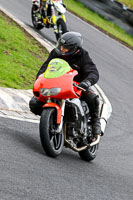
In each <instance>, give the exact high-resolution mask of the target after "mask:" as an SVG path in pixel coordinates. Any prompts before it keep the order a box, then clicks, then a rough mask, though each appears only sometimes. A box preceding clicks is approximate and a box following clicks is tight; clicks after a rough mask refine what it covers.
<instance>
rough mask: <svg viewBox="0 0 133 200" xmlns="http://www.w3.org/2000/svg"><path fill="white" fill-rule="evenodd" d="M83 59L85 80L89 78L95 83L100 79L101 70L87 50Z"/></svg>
mask: <svg viewBox="0 0 133 200" xmlns="http://www.w3.org/2000/svg"><path fill="white" fill-rule="evenodd" d="M82 59H83V60H82V72H83V74H84V80H88V81H90V83H91V85H94V84H95V83H97V82H98V80H99V72H98V70H97V67H96V65H95V64H94V62H93V61H92V59H91V58H90V56H89V54H88V52H87V51H84V52H83V57H82Z"/></svg>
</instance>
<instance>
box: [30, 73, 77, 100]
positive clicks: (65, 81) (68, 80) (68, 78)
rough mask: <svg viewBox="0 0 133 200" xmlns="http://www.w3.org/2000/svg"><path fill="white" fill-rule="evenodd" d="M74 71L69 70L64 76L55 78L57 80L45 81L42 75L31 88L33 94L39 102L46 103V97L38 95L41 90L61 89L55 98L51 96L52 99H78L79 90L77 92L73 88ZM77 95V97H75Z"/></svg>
mask: <svg viewBox="0 0 133 200" xmlns="http://www.w3.org/2000/svg"><path fill="white" fill-rule="evenodd" d="M77 73H78V72H77V71H76V70H71V71H69V72H67V73H66V74H64V75H62V76H60V77H57V78H49V79H45V78H44V77H43V75H41V76H40V77H39V78H38V79H37V80H36V82H35V83H34V86H33V93H34V95H35V96H36V97H37V98H38V99H39V100H40V101H43V102H44V101H46V100H47V99H48V97H46V96H45V97H44V96H43V95H42V94H41V93H40V91H39V90H40V89H41V88H48V89H51V88H61V91H60V93H59V94H57V95H56V96H51V97H50V98H52V99H67V98H79V96H78V95H81V90H77V88H76V87H74V86H73V78H74V76H76V75H77ZM77 94H78V95H77Z"/></svg>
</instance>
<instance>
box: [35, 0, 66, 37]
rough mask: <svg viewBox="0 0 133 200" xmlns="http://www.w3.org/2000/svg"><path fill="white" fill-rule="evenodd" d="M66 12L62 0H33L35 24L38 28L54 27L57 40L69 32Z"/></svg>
mask: <svg viewBox="0 0 133 200" xmlns="http://www.w3.org/2000/svg"><path fill="white" fill-rule="evenodd" d="M65 12H66V7H65V5H64V4H63V3H62V0H32V8H31V17H32V23H33V26H34V27H35V28H36V29H38V30H40V29H42V28H44V27H45V28H53V29H54V33H55V36H56V39H57V40H58V39H59V38H60V37H61V35H62V34H63V33H66V32H67V26H66V17H65Z"/></svg>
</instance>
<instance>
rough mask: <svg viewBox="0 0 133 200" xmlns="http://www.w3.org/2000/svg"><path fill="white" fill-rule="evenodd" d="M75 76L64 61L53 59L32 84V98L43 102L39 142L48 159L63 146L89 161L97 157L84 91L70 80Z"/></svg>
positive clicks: (96, 143)
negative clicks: (83, 95)
mask: <svg viewBox="0 0 133 200" xmlns="http://www.w3.org/2000/svg"><path fill="white" fill-rule="evenodd" d="M77 73H78V72H77V71H76V70H72V69H71V68H70V66H69V64H68V63H67V62H66V61H64V60H62V59H59V58H55V59H52V60H51V61H50V63H49V65H48V68H47V69H46V71H45V72H44V73H43V74H42V75H40V76H39V77H38V79H37V80H36V81H35V83H34V86H33V93H34V96H35V97H36V98H37V99H38V100H40V101H41V102H43V103H44V104H43V106H42V108H43V111H42V114H41V118H40V140H41V143H42V147H43V149H44V151H45V152H46V154H47V155H48V156H50V157H56V156H58V155H60V153H61V152H62V149H63V146H65V147H67V148H70V149H72V150H74V151H76V152H78V153H79V155H80V157H81V158H82V159H83V160H86V161H91V160H93V159H94V158H95V157H96V153H97V149H98V144H99V141H100V135H98V136H97V138H95V140H93V139H94V138H93V135H92V125H91V117H90V114H89V108H88V106H87V104H86V102H85V101H82V100H81V99H80V96H81V91H82V90H84V89H83V88H81V87H79V86H78V83H77V82H75V81H73V78H74V76H76V75H77ZM102 108H103V106H102ZM102 111H103V110H102V109H101V115H102ZM104 116H105V117H104ZM104 116H101V118H102V119H101V120H102V121H101V123H102V127H101V128H102V132H104V129H105V126H106V115H105V114H104Z"/></svg>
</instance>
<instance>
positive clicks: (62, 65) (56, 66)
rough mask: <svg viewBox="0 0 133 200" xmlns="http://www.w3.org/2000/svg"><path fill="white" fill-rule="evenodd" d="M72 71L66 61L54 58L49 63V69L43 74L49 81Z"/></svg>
mask: <svg viewBox="0 0 133 200" xmlns="http://www.w3.org/2000/svg"><path fill="white" fill-rule="evenodd" d="M70 69H71V68H70V66H69V64H68V63H67V62H66V61H65V60H62V59H60V58H54V59H52V60H51V61H50V62H49V64H48V67H47V69H46V71H45V72H44V74H43V77H44V78H47V79H48V78H57V77H59V76H62V75H63V74H65V73H66V72H68V71H70Z"/></svg>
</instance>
